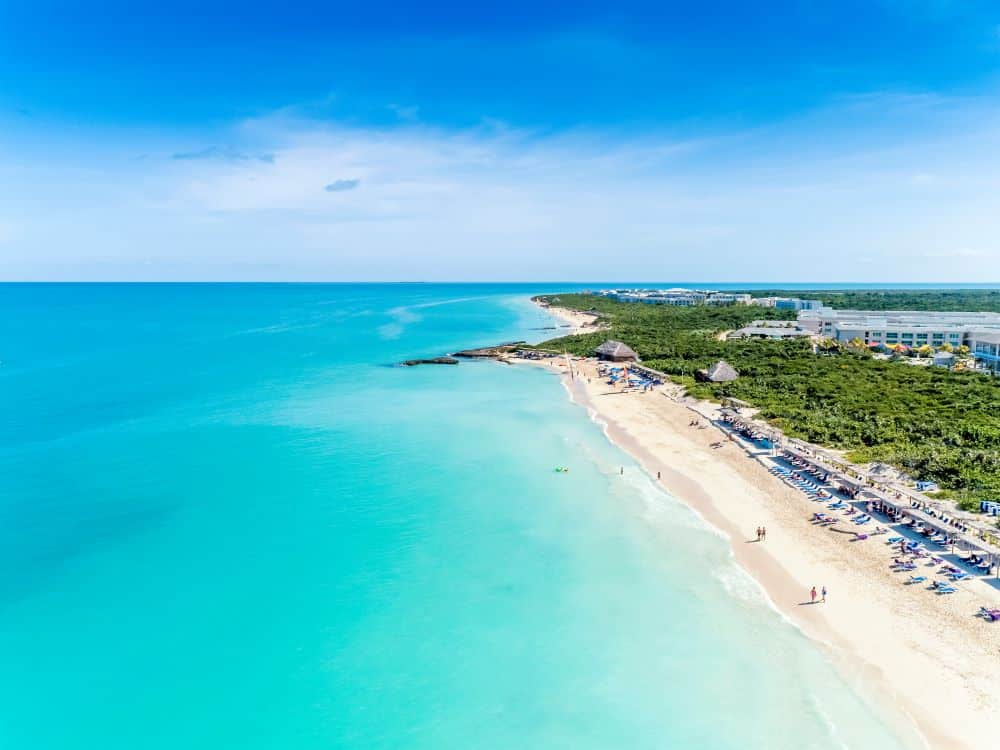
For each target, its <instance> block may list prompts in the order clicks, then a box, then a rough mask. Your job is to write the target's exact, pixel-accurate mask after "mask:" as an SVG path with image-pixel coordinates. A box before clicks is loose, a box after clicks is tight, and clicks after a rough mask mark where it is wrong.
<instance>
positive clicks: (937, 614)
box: [541, 310, 1000, 750]
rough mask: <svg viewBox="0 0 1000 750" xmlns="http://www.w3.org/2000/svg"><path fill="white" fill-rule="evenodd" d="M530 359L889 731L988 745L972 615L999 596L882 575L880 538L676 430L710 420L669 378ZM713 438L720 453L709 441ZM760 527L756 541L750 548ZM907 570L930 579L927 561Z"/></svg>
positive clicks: (745, 449)
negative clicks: (728, 552)
mask: <svg viewBox="0 0 1000 750" xmlns="http://www.w3.org/2000/svg"><path fill="white" fill-rule="evenodd" d="M551 311H552V312H555V310H551ZM541 366H543V367H546V368H547V369H549V370H552V371H555V372H559V373H561V374H562V377H563V379H564V382H565V384H566V387H567V389H568V390H569V392H570V394H571V396H572V398H573V400H574V401H576V402H577V403H579V404H580V405H581V406H584V407H586V408H587V409H589V410H590V411H591V414H592V416H594V417H595V418H596V419H597V420H599V421H600V422H602V423H604V424H606V426H607V433H608V435H609V437H610V439H611V440H613V441H614V442H615V443H616V444H618V445H619V446H621V447H622V448H623V449H625V450H626V451H627V452H629V453H630V454H631V455H632V456H634V457H635V458H636V459H637V461H638V462H639V463H640V464H641V465H642V467H643V468H644V469H645V470H646V471H647V472H648V473H649V474H650V475H651V476H652V477H656V476H658V475H659V476H660V477H661V479H660V481H661V483H662V484H663V486H664V487H665V488H666V489H667V491H669V492H670V494H671V495H673V496H675V497H677V498H678V499H680V500H682V501H684V502H686V503H688V504H689V505H690V506H691V507H693V508H694V509H695V510H696V511H697V512H698V513H700V514H701V515H702V516H703V517H704V518H705V519H706V520H707V521H708V522H709V523H711V524H712V525H714V526H716V527H717V528H719V529H721V530H722V531H723V532H724V533H725V534H726V535H727V536H728V538H729V540H730V542H731V544H732V550H733V554H734V556H735V559H736V560H737V561H738V562H739V563H740V564H741V565H742V566H743V567H744V568H745V569H746V570H747V571H748V572H749V573H750V574H751V575H752V576H753V577H754V578H755V579H756V580H757V581H758V582H759V583H760V584H761V585H762V587H763V588H764V590H765V591H766V592H767V594H768V596H769V597H770V598H771V600H772V601H773V603H774V605H775V606H776V607H777V608H778V609H779V610H780V611H781V612H783V613H784V614H785V615H786V616H787V617H788V618H789V619H790V620H791V621H792V622H794V623H795V624H797V625H798V626H799V627H800V628H801V629H802V630H803V632H804V633H805V634H807V635H808V636H810V637H812V638H814V639H816V640H817V641H819V642H820V643H821V644H823V647H824V648H826V649H828V651H829V653H830V656H831V658H832V659H833V661H834V662H835V663H836V664H837V666H838V667H839V668H840V669H841V670H842V671H843V673H844V674H845V675H846V676H847V677H848V679H849V680H850V681H851V682H852V683H854V684H856V685H857V686H858V688H859V689H860V690H861V691H862V693H863V694H865V695H866V696H868V697H869V698H870V699H871V700H873V701H876V702H877V703H879V704H880V705H881V706H882V707H883V708H884V709H885V713H886V715H887V716H888V717H889V719H890V720H895V721H897V722H900V723H901V724H907V725H909V726H908V727H903V726H900V729H901V730H902V731H904V732H907V733H911V734H912V727H913V726H914V725H915V726H916V727H917V728H918V730H919V733H920V734H921V735H922V737H923V738H924V739H925V741H926V743H927V744H928V746H930V747H933V748H945V749H948V750H951V749H952V748H954V749H955V750H965V749H966V748H968V749H971V748H974V747H977V748H983V747H997V746H1000V740H998V739H997V735H998V730H997V726H996V722H997V717H998V715H1000V713H998V712H1000V684H998V680H997V671H998V669H1000V659H998V656H1000V622H998V623H989V622H987V621H985V620H983V619H981V618H979V617H976V616H975V615H976V613H977V612H978V610H979V607H980V605H984V604H990V605H998V606H1000V591H998V590H997V589H996V588H994V587H993V586H992V585H990V584H989V583H986V582H983V581H980V580H976V581H964V582H960V583H959V584H957V585H958V588H959V592H958V593H957V594H953V595H947V596H945V595H938V594H935V593H933V592H932V591H929V590H927V589H926V588H925V585H926V584H925V585H913V586H909V585H906V584H905V583H904V581H906V580H907V578H908V576H909V574H907V573H897V572H893V571H892V570H891V569H890V565H889V564H890V562H891V560H892V557H893V556H894V552H893V550H892V549H890V548H889V547H888V546H887V545H886V544H885V543H884V541H882V540H883V539H884V538H885V537H881V538H879V537H872V538H869V539H867V540H864V541H859V542H854V541H851V537H850V536H849V535H847V534H841V533H836V532H833V531H831V530H830V529H827V528H823V527H818V526H814V525H813V524H812V523H811V522H810V521H809V519H810V517H811V515H812V513H813V512H814V511H816V510H825V506H821V505H820V506H818V505H817V504H816V503H814V502H812V501H810V500H809V499H808V498H806V496H805V495H803V494H802V493H800V492H799V491H797V490H795V489H793V488H791V487H789V486H788V485H786V484H784V483H783V482H782V481H781V480H779V479H777V478H775V477H774V476H772V475H771V474H769V473H768V471H767V468H766V461H767V460H768V459H767V458H766V457H765V456H764V455H760V454H761V452H760V451H757V450H755V449H752V448H751V447H749V445H744V444H742V443H739V442H734V441H730V440H728V439H727V436H726V434H725V433H723V432H722V431H721V429H720V428H718V427H715V426H707V427H705V428H702V429H699V428H696V427H691V426H690V425H689V423H690V422H691V421H692V419H694V418H698V416H699V415H698V414H696V413H695V412H694V411H692V407H695V408H698V409H700V410H701V411H702V412H703V413H704V414H705V415H707V417H709V418H710V417H711V416H712V414H711V410H712V409H714V408H715V407H714V406H712V405H711V404H707V403H705V402H700V403H693V402H692V403H691V404H688V403H685V402H681V401H678V400H675V399H676V396H677V393H676V387H674V386H669V385H668V386H662V387H658V388H655V389H654V390H652V391H648V392H645V393H639V392H632V393H621V392H620V391H616V390H614V389H613V388H612V387H611V386H608V385H607V384H606V383H605V381H604V379H602V378H600V377H598V376H597V373H596V365H595V363H593V362H574V363H573V367H574V369H575V370H576V374H575V377H574V378H573V379H572V380H571V379H570V377H569V375H568V373H567V368H566V363H565V361H563V360H562V358H559V359H558V360H556V359H553V360H550V361H548V362H547V363H544V364H542V365H541ZM701 421H702V423H703V424H707V423H708V419H706V418H702V419H701ZM719 440H725V441H726V442H725V445H724V447H722V448H721V449H715V448H712V447H711V445H712V444H713V443H715V442H717V441H719ZM762 525H763V526H766V527H767V540H766V542H763V543H758V542H757V541H756V534H755V530H756V528H757V527H758V526H762ZM841 527H843V524H841ZM890 528H891V527H890ZM915 572H916V573H921V574H924V575H927V577H928V580H933V579H934V578H935V577H939V576H936V575H935V574H936V567H929V568H926V569H924V567H923V566H921V568H920V569H919V570H918V571H915ZM823 585H825V586H826V587H827V588H828V589H829V591H830V597H829V600H828V602H827V603H825V604H815V605H814V604H810V603H809V600H810V597H809V590H810V588H811V587H812V586H816V587H817V588H819V587H820V586H823Z"/></svg>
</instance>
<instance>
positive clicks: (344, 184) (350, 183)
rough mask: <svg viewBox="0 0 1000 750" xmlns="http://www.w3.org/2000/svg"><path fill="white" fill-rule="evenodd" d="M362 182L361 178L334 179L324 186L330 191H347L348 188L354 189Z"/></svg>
mask: <svg viewBox="0 0 1000 750" xmlns="http://www.w3.org/2000/svg"><path fill="white" fill-rule="evenodd" d="M360 184H361V180H357V179H354V180H334V181H333V182H331V183H330V184H329V185H327V186H326V187H325V188H323V189H324V190H325V191H326V192H328V193H346V192H347V191H348V190H354V189H355V188H356V187H357V186H358V185H360Z"/></svg>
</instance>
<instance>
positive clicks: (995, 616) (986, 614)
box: [979, 607, 1000, 622]
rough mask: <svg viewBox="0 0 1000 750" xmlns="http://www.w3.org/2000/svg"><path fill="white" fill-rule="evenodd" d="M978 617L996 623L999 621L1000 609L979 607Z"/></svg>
mask: <svg viewBox="0 0 1000 750" xmlns="http://www.w3.org/2000/svg"><path fill="white" fill-rule="evenodd" d="M979 616H980V617H982V618H983V619H985V620H989V621H990V622H996V621H997V620H1000V609H995V608H990V607H980V608H979Z"/></svg>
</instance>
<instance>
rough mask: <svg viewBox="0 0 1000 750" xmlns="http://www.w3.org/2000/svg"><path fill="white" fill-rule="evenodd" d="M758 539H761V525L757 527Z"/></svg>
mask: <svg viewBox="0 0 1000 750" xmlns="http://www.w3.org/2000/svg"><path fill="white" fill-rule="evenodd" d="M757 541H758V542H759V541H760V526H758V527H757Z"/></svg>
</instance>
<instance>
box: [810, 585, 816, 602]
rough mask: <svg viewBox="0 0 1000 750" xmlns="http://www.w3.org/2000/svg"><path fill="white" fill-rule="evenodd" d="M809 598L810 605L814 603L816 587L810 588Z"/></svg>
mask: <svg viewBox="0 0 1000 750" xmlns="http://www.w3.org/2000/svg"><path fill="white" fill-rule="evenodd" d="M809 596H810V597H811V598H812V603H813V604H815V603H816V587H815V586H813V587H812V591H810V592H809Z"/></svg>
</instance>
